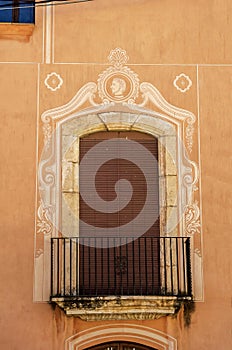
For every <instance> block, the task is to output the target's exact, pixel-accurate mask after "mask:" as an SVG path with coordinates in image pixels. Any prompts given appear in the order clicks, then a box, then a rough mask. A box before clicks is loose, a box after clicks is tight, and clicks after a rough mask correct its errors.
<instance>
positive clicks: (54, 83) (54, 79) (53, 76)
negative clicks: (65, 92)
mask: <svg viewBox="0 0 232 350" xmlns="http://www.w3.org/2000/svg"><path fill="white" fill-rule="evenodd" d="M44 84H45V85H46V87H47V88H48V89H50V90H51V91H53V92H54V91H56V90H58V89H60V88H61V86H62V85H63V79H62V78H61V76H60V75H59V74H57V73H56V72H52V73H50V74H48V75H47V77H46V79H45V80H44Z"/></svg>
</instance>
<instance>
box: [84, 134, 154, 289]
mask: <svg viewBox="0 0 232 350" xmlns="http://www.w3.org/2000/svg"><path fill="white" fill-rule="evenodd" d="M117 138H124V139H126V140H128V145H127V144H126V145H125V147H131V144H130V142H129V141H130V140H133V141H136V142H138V143H140V144H141V145H143V146H144V147H145V148H146V149H147V150H148V151H149V152H151V154H152V155H153V156H154V157H155V158H156V159H157V163H156V164H154V163H153V164H151V166H149V167H148V169H146V170H147V171H149V172H151V174H152V175H154V186H155V191H154V192H155V195H154V197H153V198H152V203H150V204H151V205H150V211H149V212H146V215H145V216H144V217H143V219H142V221H140V223H139V224H136V227H134V228H133V225H132V230H131V236H134V235H135V234H134V232H133V230H141V233H142V234H141V236H142V237H147V238H148V237H151V238H152V237H159V214H158V213H159V177H158V141H157V139H155V138H154V137H152V136H150V135H147V134H143V133H139V132H134V131H133V132H99V133H95V134H91V135H89V136H87V137H84V138H82V139H81V140H80V160H82V158H83V156H84V155H85V154H86V153H87V152H88V151H89V150H90V149H91V148H92V147H94V146H95V145H97V144H98V143H99V142H101V141H103V140H109V139H111V140H112V139H117ZM117 145H118V142H117V140H115V148H117ZM125 151H128V148H125ZM143 156H144V153H143V152H142V153H141V157H143ZM138 157H139V154H138ZM98 161H99V160H98V159H97V157H96V162H98ZM91 168H92V165H91V164H90V169H91ZM120 179H127V180H128V181H129V182H130V183H131V185H132V188H133V195H132V198H131V200H130V202H129V203H128V205H126V206H125V207H124V208H123V209H121V210H119V211H118V212H115V213H102V212H99V211H97V210H96V209H93V208H91V207H89V206H88V205H87V204H86V203H85V202H84V200H83V199H82V198H80V219H81V220H83V221H84V222H86V223H88V224H89V225H91V226H94V227H96V228H97V230H98V231H99V232H100V228H104V229H105V228H109V229H112V228H115V236H118V232H119V231H118V228H120V233H121V235H122V236H123V231H122V229H121V228H122V225H125V224H127V223H131V222H133V220H134V218H136V217H137V215H138V214H139V213H140V212H141V210H142V208H143V206H144V203H145V201H146V196H147V184H146V179H145V177H144V174H143V172H142V170H141V169H140V168H139V167H138V166H137V165H136V164H134V163H133V162H131V161H129V160H126V159H123V154H122V155H119V158H117V159H112V160H109V161H107V162H106V163H105V164H104V165H102V166H101V167H100V168H99V171H98V173H97V175H96V182H95V185H96V189H97V191H98V194H99V196H101V197H102V198H103V199H104V200H105V201H109V203H110V201H112V200H114V199H115V197H116V193H115V190H114V188H115V184H116V183H117V181H118V180H120ZM83 181H85V178H84V176H82V173H81V172H80V188H81V186H82V184H83ZM124 195H126V193H124V192H120V195H119V198H120V197H121V198H122V197H123V196H124ZM96 208H97V203H96ZM148 216H149V217H152V218H154V222H153V225H152V226H151V227H150V228H149V229H148V230H146V232H143V231H144V226H145V221H146V220H147V218H148ZM155 218H157V219H155ZM80 236H82V232H81V231H80ZM85 236H86V233H85ZM84 239H85V238H84ZM80 257H81V259H80V260H81V265H80V285H81V286H83V294H98V295H101V294H103V295H104V294H115V293H117V294H139V295H140V294H154V293H155V290H158V288H159V244H158V240H156V241H154V240H149V238H148V239H146V240H141V239H140V240H139V239H136V240H134V241H133V242H131V243H128V244H124V245H122V246H120V247H116V248H114V247H113V248H109V249H101V248H89V247H88V248H85V247H82V249H81V251H80ZM135 260H137V261H138V260H139V264H136V262H135Z"/></svg>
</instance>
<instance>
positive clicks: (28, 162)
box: [0, 0, 232, 350]
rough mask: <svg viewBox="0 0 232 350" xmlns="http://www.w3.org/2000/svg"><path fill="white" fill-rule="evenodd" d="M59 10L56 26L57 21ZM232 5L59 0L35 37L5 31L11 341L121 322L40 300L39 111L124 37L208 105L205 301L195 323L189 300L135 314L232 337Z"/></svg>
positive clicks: (6, 329)
mask: <svg viewBox="0 0 232 350" xmlns="http://www.w3.org/2000/svg"><path fill="white" fill-rule="evenodd" d="M52 12H53V15H54V17H53V20H54V21H53V22H52V23H53V24H54V27H53V29H54V32H53V31H52V27H50V28H51V31H49V30H48V29H46V23H47V22H46V21H47V19H46V18H47V17H49V16H50V15H51V18H52ZM231 14H232V3H231V1H230V0H213V1H211V0H204V1H203V0H188V1H181V0H165V1H161V0H120V1H118V0H110V1H108V0H95V1H93V2H89V3H83V4H75V5H69V6H57V7H56V8H55V9H54V11H51V13H50V15H49V13H48V12H46V10H45V9H42V8H40V9H37V10H36V25H35V30H34V33H33V35H32V37H31V38H30V40H29V41H28V42H19V41H18V40H14V38H12V39H11V40H5V39H0V62H1V64H0V72H1V75H0V76H1V81H0V92H1V102H0V116H1V137H0V153H1V170H0V174H1V197H0V198H1V201H0V212H1V220H0V227H1V234H0V242H1V243H0V246H1V254H0V276H1V287H0V298H1V314H0V329H1V332H0V333H1V335H0V348H1V349H4V350H21V349H24V350H31V349H32V348H33V349H34V350H63V349H64V348H65V340H66V339H67V338H69V337H71V336H72V335H74V334H76V333H78V332H80V331H83V330H88V328H90V327H91V328H92V327H94V326H99V325H103V326H105V327H109V326H112V325H113V324H116V323H119V321H110V322H109V321H105V322H100V321H99V322H84V321H81V320H79V319H75V318H67V316H65V315H64V313H63V312H62V311H61V310H60V309H59V308H58V307H56V308H53V307H52V306H51V305H49V304H47V303H33V261H34V258H33V254H34V221H35V193H36V137H37V136H36V135H37V118H38V117H39V116H40V115H41V114H42V113H43V112H44V111H45V110H47V109H49V108H54V107H57V106H60V105H63V104H64V103H67V102H68V101H69V100H70V99H71V98H72V97H73V96H74V95H75V93H76V92H77V90H78V89H79V88H80V87H81V86H83V85H84V84H85V83H86V82H89V81H96V79H97V77H98V74H100V73H101V72H102V71H103V70H104V69H106V68H107V64H108V61H107V56H108V54H109V52H110V51H111V50H112V49H114V48H115V47H121V48H123V49H125V50H126V52H127V54H128V56H129V57H130V60H129V66H130V68H131V69H133V70H134V71H135V72H136V73H137V74H139V76H140V79H141V81H148V82H151V83H152V84H154V85H155V86H156V87H157V88H158V89H159V91H160V92H161V93H162V94H163V95H164V96H165V98H166V99H167V100H168V101H169V102H170V103H172V104H174V105H176V106H178V107H181V108H185V109H188V110H190V111H191V112H193V113H194V114H196V115H197V114H198V113H199V116H200V125H199V128H200V160H201V184H202V188H201V189H202V208H203V213H202V214H203V215H202V224H203V248H204V249H203V268H204V301H203V302H199V303H196V305H195V307H196V309H195V312H194V313H193V314H192V322H191V325H190V327H189V328H185V327H184V321H183V312H182V311H181V312H180V313H179V314H178V316H177V317H176V318H171V317H167V318H161V319H159V320H153V321H152V320H149V321H123V324H127V323H128V324H129V323H134V324H138V325H143V326H147V327H151V328H153V329H157V330H160V331H162V332H164V333H167V334H169V335H171V336H172V337H174V338H176V339H177V344H178V347H177V348H178V350H195V349H199V350H205V349H212V350H217V349H223V350H229V349H231V347H232V335H231V330H230V327H231V323H232V316H231V315H232V313H231V295H230V293H231V292H230V291H231V280H232V276H231V267H230V266H231V257H230V255H231V232H230V231H231V149H232V141H231V132H232V126H231V117H230V114H231V112H230V108H231V98H232V94H231V91H232V62H231V56H232V47H231V45H232V44H231V39H230V37H231V26H232V24H231V21H232V19H231V18H232V16H231ZM48 27H49V26H48ZM52 33H54V34H52ZM49 38H50V39H51V42H52V43H53V45H50V46H49V45H47V44H46V43H47V42H48V40H49ZM49 57H50V58H49ZM46 62H47V64H45V63H46ZM61 63H62V64H61ZM189 64H190V65H189ZM53 71H55V72H56V73H57V74H60V76H61V77H62V79H63V81H64V83H63V86H62V87H61V88H60V89H58V90H56V91H54V92H52V91H51V90H49V89H47V88H46V86H45V84H44V80H45V78H46V76H47V74H49V73H51V72H53ZM182 72H184V73H185V74H187V75H188V76H190V77H191V80H192V83H193V85H192V87H191V89H190V90H189V91H187V92H186V93H181V92H179V91H178V90H176V89H175V88H174V86H173V81H174V79H175V77H176V75H178V74H180V73H182Z"/></svg>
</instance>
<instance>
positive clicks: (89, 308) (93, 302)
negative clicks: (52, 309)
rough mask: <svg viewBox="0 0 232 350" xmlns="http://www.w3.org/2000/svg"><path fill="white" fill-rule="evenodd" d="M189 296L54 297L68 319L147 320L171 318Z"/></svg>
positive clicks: (189, 298) (52, 300)
mask: <svg viewBox="0 0 232 350" xmlns="http://www.w3.org/2000/svg"><path fill="white" fill-rule="evenodd" d="M188 300H191V297H181V298H180V297H176V296H121V297H117V296H106V297H103V296H101V297H74V296H73V297H66V298H62V297H60V298H59V297H53V298H51V302H52V303H56V304H57V305H58V306H59V307H60V308H62V309H63V310H64V312H65V313H66V315H67V316H74V317H79V318H80V319H82V320H84V321H103V320H149V319H158V318H160V317H162V316H169V315H171V316H174V315H175V314H176V313H177V312H178V311H179V309H180V307H181V305H182V304H183V303H184V302H186V301H188Z"/></svg>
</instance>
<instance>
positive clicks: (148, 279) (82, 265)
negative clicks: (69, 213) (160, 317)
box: [51, 237, 192, 298]
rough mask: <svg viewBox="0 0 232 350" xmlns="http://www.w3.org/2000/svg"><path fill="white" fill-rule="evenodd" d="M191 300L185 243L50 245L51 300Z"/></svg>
mask: <svg viewBox="0 0 232 350" xmlns="http://www.w3.org/2000/svg"><path fill="white" fill-rule="evenodd" d="M110 295H117V296H124V295H125V296H126V295H133V296H139V295H151V296H178V297H181V296H191V295H192V281H191V256H190V238H187V237H140V238H136V239H133V238H131V237H130V238H107V237H104V238H96V237H72V238H52V239H51V298H57V297H62V298H66V297H68V298H70V297H79V296H80V297H81V296H88V297H89V296H110Z"/></svg>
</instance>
